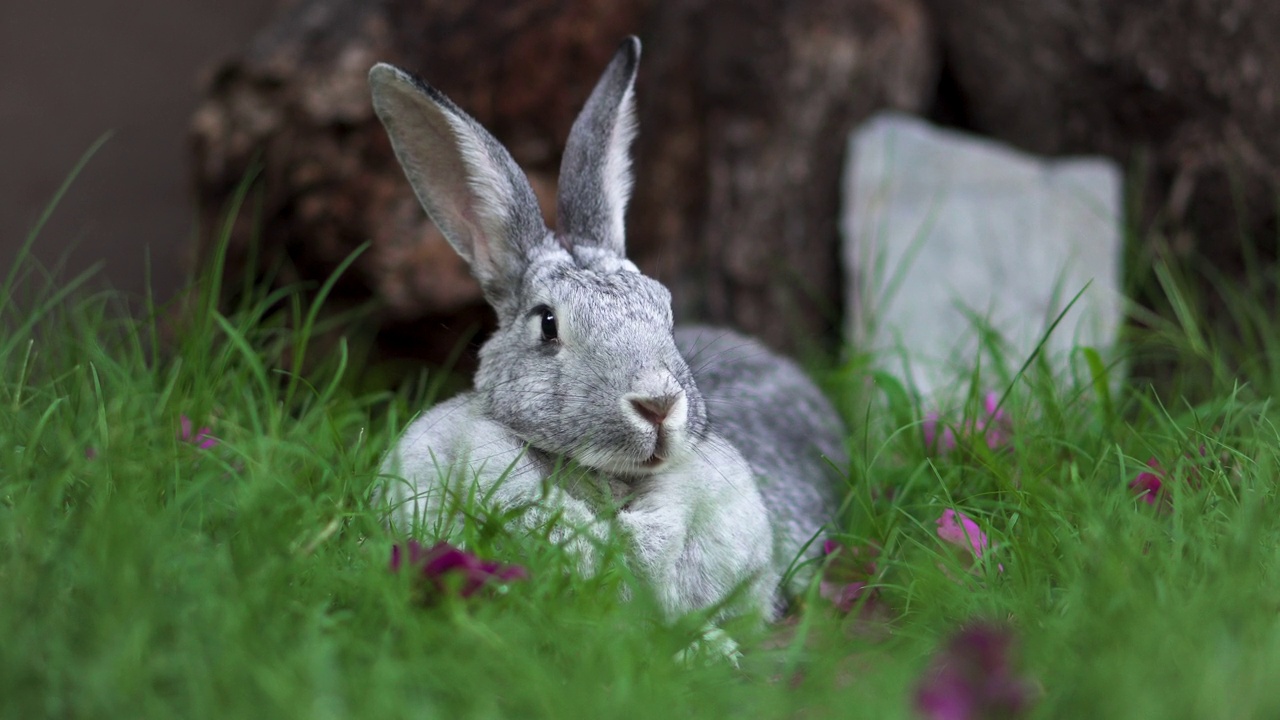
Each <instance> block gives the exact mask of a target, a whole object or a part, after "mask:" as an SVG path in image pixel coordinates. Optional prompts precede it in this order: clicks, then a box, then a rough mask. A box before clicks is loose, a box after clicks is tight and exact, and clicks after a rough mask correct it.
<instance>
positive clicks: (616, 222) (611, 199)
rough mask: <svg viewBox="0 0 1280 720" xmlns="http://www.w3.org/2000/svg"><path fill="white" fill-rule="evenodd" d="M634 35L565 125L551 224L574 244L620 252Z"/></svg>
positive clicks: (632, 128) (636, 56)
mask: <svg viewBox="0 0 1280 720" xmlns="http://www.w3.org/2000/svg"><path fill="white" fill-rule="evenodd" d="M639 64H640V40H639V39H637V38H635V37H634V36H633V37H628V38H627V39H626V40H625V41H624V42H623V43H622V47H620V48H619V49H618V52H617V54H615V55H614V56H613V60H612V61H611V62H610V63H609V67H607V68H605V71H604V75H603V76H601V78H600V80H599V82H597V83H596V87H595V89H594V90H592V91H591V97H589V98H588V99H587V104H586V105H585V106H584V107H583V108H582V113H581V114H580V115H578V119H577V120H575V121H574V123H573V129H572V130H570V131H569V140H568V142H567V143H566V144H565V149H564V157H563V158H562V159H561V161H560V196H559V208H558V212H557V215H558V218H559V220H558V222H557V226H558V229H559V231H560V233H561V234H562V235H565V236H568V237H567V239H568V241H569V242H571V243H573V244H575V245H587V246H594V247H599V248H601V249H604V250H609V251H612V252H614V253H615V254H617V255H618V256H619V257H621V256H624V255H625V254H626V227H625V216H626V213H627V201H628V200H629V199H630V198H631V157H630V151H631V141H632V140H633V139H634V138H635V134H636V118H635V104H636V102H635V80H636V69H637V67H639Z"/></svg>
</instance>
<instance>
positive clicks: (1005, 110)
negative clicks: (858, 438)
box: [0, 0, 1280, 361]
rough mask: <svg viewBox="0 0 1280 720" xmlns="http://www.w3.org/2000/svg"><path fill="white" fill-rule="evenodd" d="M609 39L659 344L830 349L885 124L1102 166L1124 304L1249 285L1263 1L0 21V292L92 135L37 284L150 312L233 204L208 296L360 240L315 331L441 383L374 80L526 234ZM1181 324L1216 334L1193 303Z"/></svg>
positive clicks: (1261, 253)
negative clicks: (897, 115)
mask: <svg viewBox="0 0 1280 720" xmlns="http://www.w3.org/2000/svg"><path fill="white" fill-rule="evenodd" d="M631 33H635V34H638V35H639V36H640V37H641V39H642V41H643V42H644V59H643V61H642V63H641V71H640V77H639V80H638V94H639V107H638V112H639V116H640V123H641V134H640V139H639V141H638V144H637V149H636V170H637V184H636V189H635V196H634V199H633V204H632V208H631V212H630V215H629V239H628V242H629V245H630V248H629V249H630V252H631V254H632V256H633V257H634V258H635V259H636V260H637V261H638V262H639V264H640V265H641V266H642V268H644V269H645V270H646V272H649V273H651V274H653V275H655V276H657V277H658V278H659V279H660V280H662V281H664V282H665V283H667V284H668V285H669V286H670V287H671V288H672V290H673V294H674V295H675V298H676V311H677V315H678V316H679V317H682V318H685V319H702V320H709V321H713V322H721V323H727V324H730V325H734V326H737V327H739V328H742V329H745V330H747V331H750V332H753V333H756V334H758V335H760V336H762V337H763V338H764V339H765V340H766V341H767V342H768V343H769V344H771V345H773V346H774V347H776V348H779V349H783V350H786V351H791V352H802V351H804V350H807V349H814V348H817V349H824V348H825V349H830V348H831V347H833V346H834V345H835V344H836V343H837V342H838V341H839V329H840V328H841V327H842V318H841V315H842V312H843V311H842V291H843V285H844V284H845V283H846V282H847V279H846V278H843V277H842V276H841V272H840V270H839V267H840V263H839V259H838V258H839V253H840V250H839V247H840V242H841V239H840V235H839V216H840V212H841V208H840V192H841V191H840V178H841V173H842V167H843V162H844V157H845V148H846V144H847V140H848V136H849V133H850V131H851V130H852V129H853V128H855V127H857V126H858V124H859V123H860V122H862V121H863V120H865V119H866V118H867V117H869V116H870V115H871V114H873V113H875V112H877V111H880V110H886V109H888V110H898V111H903V112H907V113H911V114H915V115H919V116H922V117H925V118H928V119H930V120H932V121H934V122H936V123H940V124H943V125H948V126H954V127H958V128H962V129H965V130H968V131H971V132H974V133H977V134H980V135H984V136H988V137H991V138H993V139H997V140H1000V141H1002V142H1006V143H1009V144H1010V145H1012V146H1013V147H1016V148H1019V149H1023V150H1027V151H1031V152H1035V153H1040V154H1044V155H1047V156H1062V155H1071V154H1099V155H1103V156H1107V157H1110V158H1113V159H1114V160H1116V161H1117V162H1119V163H1120V164H1121V166H1122V167H1123V168H1124V169H1125V172H1126V186H1127V191H1126V193H1127V204H1128V208H1129V213H1128V215H1129V222H1130V224H1131V227H1130V228H1128V231H1129V243H1128V248H1127V250H1126V261H1127V263H1128V266H1129V270H1128V276H1129V277H1130V281H1131V286H1132V287H1133V288H1138V289H1137V290H1135V292H1134V294H1135V295H1136V296H1138V299H1139V300H1140V301H1141V300H1143V297H1142V291H1141V287H1143V280H1142V275H1143V268H1144V267H1146V266H1148V265H1150V264H1151V262H1152V260H1153V259H1154V258H1165V259H1172V260H1173V261H1175V262H1184V263H1191V262H1194V263H1200V261H1204V266H1205V267H1210V268H1214V269H1215V272H1220V273H1221V274H1222V275H1223V276H1224V277H1228V278H1231V277H1243V276H1245V275H1249V276H1250V277H1255V276H1257V275H1258V273H1257V269H1258V268H1264V267H1271V266H1273V265H1274V260H1275V245H1276V236H1277V227H1278V226H1277V223H1276V217H1277V212H1276V208H1277V204H1278V203H1277V197H1278V195H1277V193H1276V188H1277V181H1280V133H1276V132H1275V128H1277V127H1280V45H1277V44H1276V43H1274V42H1273V38H1274V37H1277V36H1280V7H1277V6H1274V5H1273V4H1271V3H1268V2H1267V1H1266V0H1153V1H1152V2H1146V3H1116V2H1114V0H1068V1H1066V2H1062V1H1060V0H1053V1H1050V0H740V1H739V2H734V3H717V2H711V1H710V0H670V1H669V2H664V3H658V2H656V1H654V0H555V1H552V0H522V1H521V2H494V1H493V0H379V1H378V2H367V1H365V0H288V1H286V2H280V3H276V4H272V3H263V2H248V1H247V0H231V1H225V0H224V1H223V2H218V3H214V2H204V1H197V0H193V1H190V2H184V3H164V2H159V1H158V0H118V1H117V2H112V3H101V2H93V1H91V0H44V1H42V2H29V3H5V4H3V5H2V6H0V138H3V140H2V141H0V142H3V143H4V148H5V151H4V153H3V158H4V170H5V172H4V173H3V175H2V176H0V183H2V184H0V265H8V264H9V262H11V258H12V255H13V253H14V251H15V249H16V247H18V246H19V245H20V243H21V241H22V239H23V237H24V235H25V232H26V230H27V229H28V228H29V227H30V225H31V224H32V222H33V221H34V219H35V217H36V216H37V214H38V212H39V209H40V208H41V207H42V205H43V204H44V203H45V202H46V201H47V199H48V198H49V197H50V195H51V194H52V193H53V191H54V189H55V188H56V187H57V185H58V184H59V183H60V182H61V181H62V179H63V178H64V177H65V176H66V173H67V172H68V170H69V169H70V168H71V166H72V165H73V164H74V162H75V160H76V158H78V157H79V156H80V155H81V153H83V151H84V150H85V149H86V148H87V147H88V146H89V145H90V144H91V143H92V142H93V140H94V139H95V138H97V137H98V136H99V135H101V134H102V133H103V132H104V131H107V130H112V131H114V132H115V135H114V136H113V138H112V139H111V140H110V142H108V143H107V145H106V146H105V147H104V148H103V149H102V151H101V152H100V153H99V155H98V156H97V157H96V158H95V159H94V160H93V161H92V162H91V163H90V165H89V166H88V168H87V170H86V171H85V173H84V174H83V176H82V177H81V178H80V179H79V180H78V181H77V183H76V185H75V186H74V187H73V188H72V191H71V193H70V195H69V196H68V198H67V201H66V202H65V203H64V204H63V206H62V207H60V208H59V209H58V211H57V212H56V213H55V214H54V216H53V222H52V224H51V226H50V227H49V228H48V229H47V230H46V231H45V232H44V233H43V235H42V236H41V239H40V241H39V242H38V243H37V255H38V256H39V257H41V258H42V259H44V260H46V261H53V260H54V259H56V258H57V257H59V256H60V255H61V254H63V253H64V252H67V250H68V248H70V247H74V248H75V249H74V250H73V251H72V252H71V255H70V258H71V260H70V263H69V267H70V269H72V270H75V269H79V268H83V267H86V266H88V265H90V264H92V263H94V262H99V261H101V262H104V263H105V278H106V279H107V280H108V281H109V282H110V283H111V284H112V285H114V286H115V287H117V288H119V289H122V290H124V291H126V292H129V293H138V292H140V291H141V288H142V287H143V277H144V275H143V257H144V248H147V249H149V252H150V257H151V259H152V267H153V272H152V280H153V284H154V286H155V288H156V289H157V291H158V294H159V295H160V296H161V297H162V298H163V297H166V296H169V295H171V294H172V293H173V292H175V290H176V289H177V288H178V287H179V286H180V285H181V284H182V282H183V279H184V277H185V276H186V273H187V271H188V269H189V268H191V267H192V266H193V265H194V266H195V267H197V268H198V267H200V266H201V265H202V264H203V263H204V262H205V261H206V260H207V258H208V257H209V256H210V253H211V252H212V250H213V248H214V247H215V246H216V244H217V240H218V235H217V233H216V232H215V229H216V228H218V227H220V226H221V225H222V222H223V219H224V218H225V216H226V212H227V208H228V202H229V199H230V198H231V197H232V196H233V195H234V194H235V191H236V189H237V188H239V187H242V186H244V184H245V182H246V179H248V180H249V181H250V184H249V185H248V186H247V187H248V194H247V197H246V201H245V204H244V207H243V208H242V211H241V212H240V213H239V214H238V215H237V216H236V218H235V222H234V223H233V225H232V229H231V233H230V236H229V237H228V238H227V241H228V243H227V257H228V268H229V275H228V277H227V282H226V289H227V290H228V296H229V297H232V296H234V294H235V292H236V288H242V287H244V283H243V282H242V281H243V279H245V278H248V279H250V280H254V281H256V282H259V283H262V284H265V285H268V286H273V287H281V286H295V287H303V288H310V289H312V290H314V289H315V288H316V287H317V286H318V285H319V284H320V283H321V282H323V280H324V279H325V278H327V277H329V275H330V274H331V273H333V272H334V270H335V269H336V268H337V267H338V266H339V264H340V263H342V262H343V260H344V259H346V258H347V257H348V256H349V255H350V254H351V253H352V252H353V251H354V250H356V249H357V248H359V247H361V246H362V245H364V244H366V243H368V246H367V248H366V250H365V251H364V252H363V254H362V255H361V256H360V257H359V258H358V259H357V260H356V262H355V263H354V264H353V265H352V266H351V268H350V269H349V270H348V271H347V272H346V273H345V274H344V275H343V277H342V280H341V282H339V283H338V284H337V287H336V288H335V292H334V295H333V298H332V299H331V301H330V303H329V304H330V305H331V306H332V308H333V309H334V310H335V311H346V310H351V309H353V308H360V309H361V310H360V312H361V315H360V317H361V320H360V323H359V327H360V328H361V329H362V330H363V331H365V332H367V334H368V337H369V340H370V342H371V344H372V346H374V347H376V348H378V351H379V352H380V353H382V354H384V355H388V356H402V357H411V358H414V359H419V360H428V361H432V360H441V359H443V358H444V357H445V356H446V355H448V353H449V352H450V351H451V350H452V348H453V347H454V346H455V345H456V343H457V342H458V341H459V340H460V339H463V338H467V337H473V335H474V333H475V331H476V329H477V328H480V329H481V332H482V331H483V328H484V327H485V325H486V323H488V322H490V321H491V320H490V319H489V315H488V311H487V309H486V308H485V307H484V304H483V302H482V300H481V298H480V295H479V291H478V288H477V287H476V285H475V284H474V282H472V281H471V279H470V278H469V276H468V274H467V271H466V268H465V266H464V265H463V264H462V262H461V261H460V260H458V258H457V257H456V256H455V255H454V253H453V252H452V250H451V249H450V248H449V247H448V246H447V244H446V243H445V242H444V240H443V238H442V237H441V236H440V235H439V233H438V232H437V231H436V230H435V228H433V227H432V226H431V224H430V222H429V221H427V220H426V218H425V216H424V215H423V214H422V212H421V210H420V209H419V208H418V206H417V203H416V202H415V200H414V198H413V196H412V194H411V192H410V190H409V187H408V185H407V183H405V181H404V179H403V175H402V174H401V172H400V170H399V168H398V166H397V165H396V164H395V162H394V158H393V157H392V155H391V151H390V147H389V144H388V143H387V140H386V137H385V134H384V133H383V131H382V129H381V127H380V125H379V124H378V123H377V121H376V119H375V118H374V117H373V114H372V111H371V108H370V106H369V100H368V89H367V85H366V82H365V76H366V73H367V71H368V68H369V67H370V66H371V65H372V64H373V63H374V62H377V61H380V60H386V61H390V62H394V63H397V64H400V65H402V66H405V67H407V68H409V69H411V70H414V71H415V72H417V73H418V74H420V75H422V76H423V77H425V78H427V79H429V81H430V82H432V84H434V85H436V86H437V87H439V88H440V89H442V90H444V91H445V92H446V93H447V94H449V95H450V96H451V97H453V98H454V99H455V100H456V101H457V102H458V104H459V105H460V106H462V107H463V108H466V109H467V110H468V111H469V112H471V113H472V114H473V115H475V117H476V118H477V119H478V120H479V121H480V122H481V123H482V124H484V125H485V126H486V127H488V128H490V129H491V130H492V131H493V132H494V134H495V135H496V136H497V137H498V138H499V139H500V140H502V141H503V142H504V143H505V144H506V145H507V146H508V147H509V148H510V149H511V151H512V154H513V156H514V157H515V158H516V160H517V161H518V162H519V163H520V164H521V165H522V166H523V167H524V168H525V169H526V171H527V172H528V173H529V176H530V179H531V182H532V184H533V186H534V189H535V191H536V192H537V193H538V195H539V197H540V199H541V200H542V201H543V205H544V211H545V213H546V214H547V215H548V219H549V220H551V219H552V218H551V216H552V215H553V214H554V187H555V180H556V173H557V169H558V162H559V154H560V152H561V149H562V143H563V142H564V138H565V136H566V135H567V134H568V129H569V125H570V124H571V122H572V120H573V117H574V116H575V114H576V112H577V110H578V109H579V108H580V107H581V104H582V102H583V101H584V100H585V98H586V95H587V93H588V92H589V91H590V89H591V87H592V84H593V83H594V81H595V79H596V78H597V77H598V75H599V73H600V71H601V70H602V69H603V67H604V65H605V64H606V63H607V62H608V60H609V58H610V57H611V55H612V54H613V52H614V50H615V49H616V48H617V46H618V43H619V40H620V39H621V38H622V37H623V36H624V35H627V34H631ZM1135 277H1136V278H1137V280H1133V278H1135ZM1260 291H1267V292H1270V290H1268V289H1266V288H1263V289H1261V290H1260ZM1203 302H1204V303H1205V304H1206V305H1207V306H1209V312H1210V314H1212V305H1213V303H1214V299H1213V293H1212V292H1208V293H1206V296H1205V297H1204V298H1203ZM1157 309H1158V308H1157ZM335 327H336V328H337V330H335V331H336V332H342V331H344V330H343V328H342V326H341V325H340V324H339V325H338V326H335ZM428 337H429V338H431V339H432V340H431V342H430V343H426V342H424V338H428Z"/></svg>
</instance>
